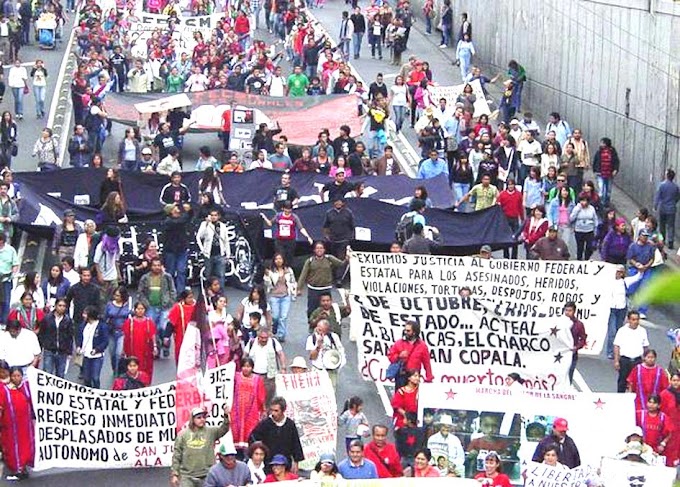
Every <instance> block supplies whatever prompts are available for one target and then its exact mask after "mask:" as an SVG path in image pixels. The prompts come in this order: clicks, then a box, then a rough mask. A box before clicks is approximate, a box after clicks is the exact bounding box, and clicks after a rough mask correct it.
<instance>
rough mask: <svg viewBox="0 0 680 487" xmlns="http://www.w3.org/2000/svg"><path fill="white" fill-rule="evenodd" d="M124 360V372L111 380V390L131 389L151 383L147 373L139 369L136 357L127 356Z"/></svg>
mask: <svg viewBox="0 0 680 487" xmlns="http://www.w3.org/2000/svg"><path fill="white" fill-rule="evenodd" d="M125 362H126V365H125V373H124V374H122V375H120V376H119V377H116V379H115V380H114V381H113V387H112V388H111V390H114V391H131V390H133V389H142V388H144V387H149V386H150V385H151V377H149V374H147V373H146V372H144V371H142V370H139V359H138V358H137V357H128V358H127V360H125Z"/></svg>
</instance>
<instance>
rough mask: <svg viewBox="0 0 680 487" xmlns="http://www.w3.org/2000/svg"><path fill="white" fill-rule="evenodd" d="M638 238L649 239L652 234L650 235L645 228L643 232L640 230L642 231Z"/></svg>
mask: <svg viewBox="0 0 680 487" xmlns="http://www.w3.org/2000/svg"><path fill="white" fill-rule="evenodd" d="M640 236H641V237H651V236H652V234H651V233H650V231H649V230H647V229H646V228H645V229H644V230H642V231H641V232H640Z"/></svg>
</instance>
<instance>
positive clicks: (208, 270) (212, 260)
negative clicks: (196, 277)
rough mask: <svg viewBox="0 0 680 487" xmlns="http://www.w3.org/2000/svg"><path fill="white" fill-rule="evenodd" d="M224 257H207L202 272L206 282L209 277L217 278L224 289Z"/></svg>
mask: <svg viewBox="0 0 680 487" xmlns="http://www.w3.org/2000/svg"><path fill="white" fill-rule="evenodd" d="M226 259H227V258H226V257H222V256H219V257H208V258H207V259H205V262H204V263H203V272H204V274H203V275H204V277H205V279H206V280H208V279H210V278H211V277H213V276H214V277H217V278H218V279H219V280H220V285H221V286H222V289H224V273H225V271H226V270H227V262H226Z"/></svg>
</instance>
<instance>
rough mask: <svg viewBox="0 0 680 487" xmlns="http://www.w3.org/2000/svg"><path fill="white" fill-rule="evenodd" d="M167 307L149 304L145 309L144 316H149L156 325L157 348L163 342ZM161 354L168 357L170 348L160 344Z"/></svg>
mask: <svg viewBox="0 0 680 487" xmlns="http://www.w3.org/2000/svg"><path fill="white" fill-rule="evenodd" d="M169 312H170V310H169V309H163V308H161V307H160V306H149V309H148V310H147V311H146V316H148V317H149V318H151V319H152V320H153V322H154V323H155V325H156V343H157V345H158V349H159V350H160V349H161V346H162V344H163V335H164V334H165V325H167V324H168V313H169ZM162 348H163V356H164V357H168V356H169V355H170V349H169V348H168V347H166V346H162Z"/></svg>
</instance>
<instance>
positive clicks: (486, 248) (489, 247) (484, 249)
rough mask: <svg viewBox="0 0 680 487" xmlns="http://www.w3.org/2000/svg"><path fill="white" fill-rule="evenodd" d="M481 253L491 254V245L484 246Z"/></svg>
mask: <svg viewBox="0 0 680 487" xmlns="http://www.w3.org/2000/svg"><path fill="white" fill-rule="evenodd" d="M479 251H480V252H491V251H492V250H491V246H489V245H482V248H481V249H479Z"/></svg>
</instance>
